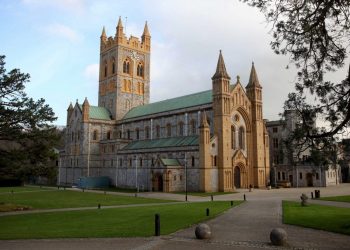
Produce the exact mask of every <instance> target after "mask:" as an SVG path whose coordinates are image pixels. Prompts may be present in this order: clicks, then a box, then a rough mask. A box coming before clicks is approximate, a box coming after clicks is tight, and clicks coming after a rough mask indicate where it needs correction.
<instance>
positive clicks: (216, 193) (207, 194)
mask: <svg viewBox="0 0 350 250" xmlns="http://www.w3.org/2000/svg"><path fill="white" fill-rule="evenodd" d="M235 193H236V192H211V193H205V192H187V195H193V196H200V197H207V196H211V195H213V196H216V195H225V194H235ZM174 194H183V195H185V194H186V193H185V192H174Z"/></svg>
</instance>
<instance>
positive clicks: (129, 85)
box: [128, 80, 132, 92]
mask: <svg viewBox="0 0 350 250" xmlns="http://www.w3.org/2000/svg"><path fill="white" fill-rule="evenodd" d="M128 92H132V87H131V81H130V80H129V81H128Z"/></svg>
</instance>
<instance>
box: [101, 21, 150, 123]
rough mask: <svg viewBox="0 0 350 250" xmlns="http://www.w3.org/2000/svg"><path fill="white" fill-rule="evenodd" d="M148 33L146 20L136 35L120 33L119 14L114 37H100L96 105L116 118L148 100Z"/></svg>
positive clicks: (103, 32)
mask: <svg viewBox="0 0 350 250" xmlns="http://www.w3.org/2000/svg"><path fill="white" fill-rule="evenodd" d="M150 54H151V35H150V33H149V30H148V25H147V22H146V24H145V27H144V31H143V34H142V37H141V41H140V39H139V38H137V37H134V36H130V38H129V39H128V38H127V37H126V36H125V34H124V27H123V24H122V21H121V18H120V17H119V21H118V25H117V27H116V33H115V36H114V37H107V35H106V31H105V28H103V30H102V34H101V37H100V73H99V92H98V106H100V107H105V108H107V109H108V110H109V111H110V112H111V114H112V118H113V119H115V120H120V119H122V118H123V116H124V115H125V114H126V113H127V112H128V111H129V110H130V109H132V108H133V107H136V106H139V105H144V104H148V103H149V96H150Z"/></svg>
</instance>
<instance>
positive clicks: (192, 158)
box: [191, 156, 195, 167]
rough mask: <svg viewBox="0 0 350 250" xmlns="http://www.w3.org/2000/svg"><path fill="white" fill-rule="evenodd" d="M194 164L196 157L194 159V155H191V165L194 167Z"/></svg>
mask: <svg viewBox="0 0 350 250" xmlns="http://www.w3.org/2000/svg"><path fill="white" fill-rule="evenodd" d="M194 164H195V159H194V156H192V157H191V166H192V167H194Z"/></svg>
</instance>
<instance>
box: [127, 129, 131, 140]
mask: <svg viewBox="0 0 350 250" xmlns="http://www.w3.org/2000/svg"><path fill="white" fill-rule="evenodd" d="M126 133H127V136H128V137H127V138H128V139H129V140H130V139H131V135H130V130H129V129H128V131H127V132H126Z"/></svg>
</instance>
